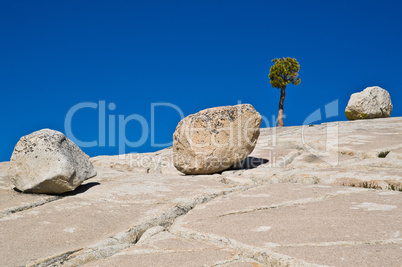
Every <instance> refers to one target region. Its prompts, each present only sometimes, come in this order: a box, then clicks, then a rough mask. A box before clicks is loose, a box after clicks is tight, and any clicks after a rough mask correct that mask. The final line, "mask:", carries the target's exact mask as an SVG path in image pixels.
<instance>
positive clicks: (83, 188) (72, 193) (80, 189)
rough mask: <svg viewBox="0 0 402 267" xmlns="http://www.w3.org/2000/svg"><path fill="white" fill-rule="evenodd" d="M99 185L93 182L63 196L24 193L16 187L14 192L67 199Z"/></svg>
mask: <svg viewBox="0 0 402 267" xmlns="http://www.w3.org/2000/svg"><path fill="white" fill-rule="evenodd" d="M97 185H100V183H98V182H91V183H86V184H82V185H80V186H78V187H77V188H76V189H75V190H74V191H70V192H65V193H62V194H52V193H49V194H46V193H42V194H41V193H32V192H22V191H21V190H19V189H17V188H16V187H14V188H13V190H14V191H15V192H18V193H22V194H32V195H50V196H61V197H66V196H75V195H78V194H82V193H85V192H86V191H88V190H89V189H90V188H91V187H94V186H97Z"/></svg>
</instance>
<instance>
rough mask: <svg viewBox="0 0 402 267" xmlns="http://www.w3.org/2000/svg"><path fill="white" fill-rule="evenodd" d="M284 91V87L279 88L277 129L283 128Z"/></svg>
mask: <svg viewBox="0 0 402 267" xmlns="http://www.w3.org/2000/svg"><path fill="white" fill-rule="evenodd" d="M285 89H286V86H284V87H282V88H281V99H280V100H279V110H278V127H283V103H284V102H285V95H286V94H285Z"/></svg>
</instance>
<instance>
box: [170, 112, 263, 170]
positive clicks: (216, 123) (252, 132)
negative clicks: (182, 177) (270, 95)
mask: <svg viewBox="0 0 402 267" xmlns="http://www.w3.org/2000/svg"><path fill="white" fill-rule="evenodd" d="M260 126H261V115H260V113H258V112H257V111H256V110H255V109H254V107H253V106H252V105H249V104H242V105H236V106H225V107H216V108H209V109H205V110H202V111H200V112H198V113H196V114H193V115H189V116H187V117H185V118H184V119H183V120H181V121H180V122H179V124H178V125H177V127H176V131H175V132H174V134H173V163H174V166H175V167H176V169H178V170H179V171H180V172H182V173H185V174H210V173H216V172H221V171H223V170H225V169H228V168H230V167H231V166H232V165H233V164H235V163H238V162H240V161H242V160H243V159H245V158H246V157H247V156H248V155H249V154H250V153H251V152H252V151H253V149H254V147H255V145H256V143H257V139H258V136H259V135H260Z"/></svg>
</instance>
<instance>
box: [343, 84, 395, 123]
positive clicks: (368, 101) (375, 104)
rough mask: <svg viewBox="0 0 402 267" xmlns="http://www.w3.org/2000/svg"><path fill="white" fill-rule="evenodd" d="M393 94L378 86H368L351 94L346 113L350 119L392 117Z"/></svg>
mask: <svg viewBox="0 0 402 267" xmlns="http://www.w3.org/2000/svg"><path fill="white" fill-rule="evenodd" d="M391 111H392V103H391V96H390V95H389V93H388V91H387V90H384V89H382V88H380V87H378V86H373V87H367V88H366V89H364V90H363V91H362V92H360V93H355V94H352V95H351V96H350V99H349V103H348V106H347V107H346V109H345V115H346V118H348V120H361V119H374V118H388V117H391Z"/></svg>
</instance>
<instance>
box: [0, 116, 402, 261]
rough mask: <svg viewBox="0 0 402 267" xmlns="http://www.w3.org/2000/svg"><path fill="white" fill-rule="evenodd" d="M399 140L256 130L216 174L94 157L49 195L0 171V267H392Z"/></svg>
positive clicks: (400, 220)
mask: <svg viewBox="0 0 402 267" xmlns="http://www.w3.org/2000/svg"><path fill="white" fill-rule="evenodd" d="M335 130H336V131H335ZM335 133H337V138H334V135H335ZM401 134H402V118H388V119H375V120H368V121H353V122H339V123H329V124H322V125H314V126H305V127H301V126H300V127H285V128H282V129H276V128H268V129H261V134H260V138H259V140H258V143H257V146H256V148H255V149H254V151H253V153H252V154H251V155H250V156H249V157H248V158H247V159H246V160H245V161H244V162H242V164H240V165H238V166H235V167H233V168H232V169H230V170H227V171H224V172H222V173H220V174H214V175H195V176H192V175H187V176H186V175H182V174H180V173H179V172H178V171H177V170H175V168H174V166H173V165H172V161H171V154H172V152H171V149H164V150H161V151H158V152H155V153H145V154H132V155H126V157H125V159H121V158H119V157H118V156H100V157H95V158H92V159H91V161H92V163H93V165H94V166H95V168H96V170H97V172H98V175H97V176H96V177H95V178H93V179H90V180H87V181H85V182H84V183H83V184H82V185H81V186H79V187H78V188H77V189H76V190H75V191H73V192H69V193H65V194H62V195H57V196H53V195H44V194H23V193H19V192H16V191H14V190H13V186H12V183H11V181H10V180H9V178H8V177H7V170H8V168H9V163H8V162H2V163H0V266H61V265H63V266H230V267H235V266H236V267H237V266H250V267H251V266H254V267H255V266H400V263H401V262H402V192H400V190H401V180H402V172H401V161H402V157H401V156H402V135H401ZM386 151H390V152H389V153H387V155H386V156H385V157H384V158H379V157H378V155H379V153H380V152H386ZM384 154H385V153H384Z"/></svg>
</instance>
